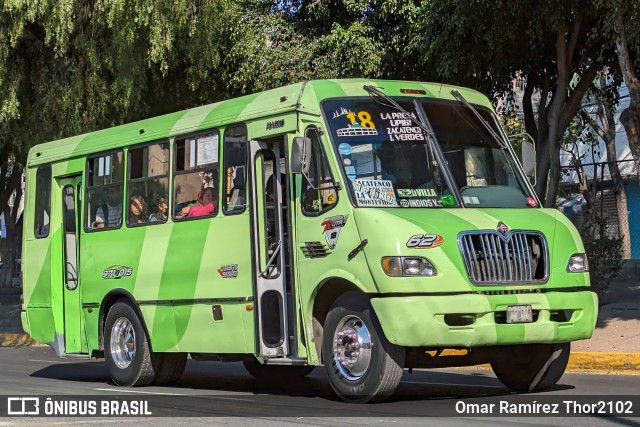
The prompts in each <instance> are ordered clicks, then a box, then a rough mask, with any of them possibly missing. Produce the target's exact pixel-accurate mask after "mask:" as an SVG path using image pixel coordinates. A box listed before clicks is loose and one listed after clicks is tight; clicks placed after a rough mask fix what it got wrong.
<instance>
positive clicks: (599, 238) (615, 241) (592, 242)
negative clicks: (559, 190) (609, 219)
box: [578, 213, 623, 301]
mask: <svg viewBox="0 0 640 427" xmlns="http://www.w3.org/2000/svg"><path fill="white" fill-rule="evenodd" d="M578 229H579V231H580V235H581V236H582V241H583V243H584V248H585V252H586V254H587V258H588V259H589V273H590V276H591V286H592V288H593V290H594V292H596V293H597V294H598V297H599V299H600V300H601V301H602V300H603V296H604V294H605V293H606V292H607V289H608V288H609V285H610V284H611V282H612V281H613V280H614V279H615V278H616V277H618V274H619V273H620V270H621V269H622V265H623V259H622V239H621V238H617V237H608V236H607V233H606V220H604V219H602V218H600V217H599V216H598V215H597V214H595V213H592V214H590V215H588V216H587V217H586V218H585V221H584V222H583V223H582V224H581V225H579V226H578Z"/></svg>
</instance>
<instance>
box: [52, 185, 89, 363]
mask: <svg viewBox="0 0 640 427" xmlns="http://www.w3.org/2000/svg"><path fill="white" fill-rule="evenodd" d="M58 184H59V188H60V191H61V192H62V211H61V212H62V216H61V219H62V224H61V225H62V227H61V229H62V257H63V263H62V265H63V270H62V296H63V301H64V303H63V305H64V346H65V353H67V354H73V353H82V352H83V350H84V351H86V349H83V348H82V347H83V345H82V344H83V340H82V304H81V298H80V287H79V284H80V283H79V277H78V254H79V253H80V239H79V238H80V233H79V225H80V222H79V220H78V218H79V215H78V210H79V208H78V207H79V206H80V194H81V190H82V184H81V176H80V175H77V176H73V177H65V178H61V179H58Z"/></svg>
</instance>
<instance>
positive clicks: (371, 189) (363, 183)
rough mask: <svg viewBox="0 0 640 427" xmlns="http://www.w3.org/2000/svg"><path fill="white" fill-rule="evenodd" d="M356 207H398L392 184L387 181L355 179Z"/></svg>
mask: <svg viewBox="0 0 640 427" xmlns="http://www.w3.org/2000/svg"><path fill="white" fill-rule="evenodd" d="M353 190H354V191H355V193H356V202H357V203H358V206H371V207H378V208H388V207H394V206H398V203H397V202H396V194H395V192H394V191H393V184H392V183H391V181H389V180H375V179H356V180H354V181H353Z"/></svg>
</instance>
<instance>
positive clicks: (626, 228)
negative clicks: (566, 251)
mask: <svg viewBox="0 0 640 427" xmlns="http://www.w3.org/2000/svg"><path fill="white" fill-rule="evenodd" d="M614 163H615V164H617V166H618V169H619V170H620V175H621V178H622V181H623V183H624V191H616V190H615V182H614V180H613V179H612V176H611V166H612V165H613V164H614ZM561 171H562V177H563V178H562V181H561V183H560V188H559V191H558V194H559V196H560V197H559V202H558V209H560V210H561V211H562V212H563V213H564V214H565V215H566V216H567V217H568V218H569V219H571V221H573V222H574V224H576V226H578V228H580V227H581V225H583V224H584V221H585V213H586V211H587V208H588V207H589V206H588V201H587V200H586V198H585V197H584V196H583V194H582V193H581V192H580V185H579V183H580V182H581V181H584V182H586V183H587V184H588V185H587V186H588V188H589V192H590V193H591V195H592V197H593V205H592V206H590V207H591V208H592V209H593V210H594V212H595V213H596V214H597V215H598V216H599V217H600V218H601V219H602V220H603V221H604V227H603V229H602V232H603V233H604V234H605V235H606V236H608V237H612V238H622V240H623V244H622V256H623V258H627V259H629V258H636V259H637V258H640V187H639V185H638V173H637V164H636V163H635V161H634V160H620V161H617V162H602V163H586V164H574V165H569V166H564V167H562V168H561Z"/></svg>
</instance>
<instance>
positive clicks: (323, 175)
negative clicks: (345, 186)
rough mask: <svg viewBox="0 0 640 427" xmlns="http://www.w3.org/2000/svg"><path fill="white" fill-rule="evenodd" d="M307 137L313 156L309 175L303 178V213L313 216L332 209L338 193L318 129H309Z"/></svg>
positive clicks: (310, 161)
mask: <svg viewBox="0 0 640 427" xmlns="http://www.w3.org/2000/svg"><path fill="white" fill-rule="evenodd" d="M305 136H306V137H307V138H310V139H311V156H310V159H309V163H310V168H309V174H308V175H307V177H303V178H302V211H303V212H304V213H305V214H308V215H311V216H313V215H318V214H320V213H321V212H324V211H326V210H328V209H331V207H332V206H333V205H335V204H336V203H337V202H338V193H337V192H336V188H335V182H334V180H333V177H332V176H331V170H330V169H329V165H328V162H327V157H326V155H325V154H324V151H323V150H322V142H321V141H320V137H319V135H318V130H317V128H315V127H310V128H307V131H306V133H305ZM307 178H308V179H307Z"/></svg>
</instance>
